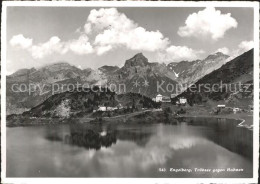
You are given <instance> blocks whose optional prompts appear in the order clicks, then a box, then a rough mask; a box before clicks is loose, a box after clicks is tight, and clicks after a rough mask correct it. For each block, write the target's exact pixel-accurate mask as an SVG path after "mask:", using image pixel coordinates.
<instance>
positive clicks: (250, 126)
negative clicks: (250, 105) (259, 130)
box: [179, 113, 254, 130]
mask: <svg viewBox="0 0 260 184" xmlns="http://www.w3.org/2000/svg"><path fill="white" fill-rule="evenodd" d="M237 115H238V116H237V117H235V116H234V114H227V115H206V114H205V115H181V116H179V117H183V118H221V119H230V120H237V121H240V123H238V125H237V127H244V128H247V129H249V130H253V127H254V125H253V115H252V116H249V115H248V114H244V113H243V114H240V116H239V114H237ZM246 115H247V116H246ZM246 117H247V118H246ZM250 117H252V118H250ZM246 119H247V120H246ZM249 119H250V120H251V122H248V121H250V120H249Z"/></svg>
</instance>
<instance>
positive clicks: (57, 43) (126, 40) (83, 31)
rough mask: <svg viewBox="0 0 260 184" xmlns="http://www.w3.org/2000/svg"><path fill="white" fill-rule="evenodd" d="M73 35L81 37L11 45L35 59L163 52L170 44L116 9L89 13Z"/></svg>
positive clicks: (16, 39)
mask: <svg viewBox="0 0 260 184" xmlns="http://www.w3.org/2000/svg"><path fill="white" fill-rule="evenodd" d="M75 33H77V34H80V35H79V38H77V39H74V40H68V41H61V40H60V38H59V37H57V36H53V37H51V38H50V40H48V41H47V42H45V43H39V44H37V45H32V39H29V38H24V36H23V35H16V36H14V37H13V38H12V39H11V40H10V44H11V45H12V46H16V45H21V48H23V49H28V51H29V52H31V55H32V57H33V58H34V59H41V58H43V57H45V56H48V55H51V54H53V53H58V54H65V53H67V52H68V51H72V52H73V53H74V54H77V55H84V54H90V53H96V54H97V55H103V54H105V53H107V52H109V51H111V50H113V49H115V48H119V47H126V48H127V49H130V50H138V51H139V50H143V51H151V52H154V51H158V50H163V49H165V48H166V47H167V46H168V44H169V40H168V38H165V37H164V36H163V34H162V33H161V32H160V31H147V30H145V29H144V28H143V27H140V26H138V25H137V24H136V23H135V22H134V21H132V20H130V19H129V18H127V17H126V15H125V14H123V13H120V12H118V11H117V9H116V8H107V9H104V8H101V9H99V10H96V9H93V10H91V11H90V14H89V16H88V18H87V22H86V23H85V25H84V26H83V28H82V27H80V28H77V29H76V31H75ZM89 38H91V39H89ZM22 44H23V45H22Z"/></svg>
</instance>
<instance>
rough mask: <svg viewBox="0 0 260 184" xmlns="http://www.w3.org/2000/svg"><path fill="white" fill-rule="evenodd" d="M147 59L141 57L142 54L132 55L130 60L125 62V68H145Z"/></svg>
mask: <svg viewBox="0 0 260 184" xmlns="http://www.w3.org/2000/svg"><path fill="white" fill-rule="evenodd" d="M148 64H149V62H148V59H147V58H146V57H145V56H144V55H143V53H138V54H136V55H134V57H132V58H131V59H128V60H126V62H125V67H134V66H141V67H143V66H146V65H148Z"/></svg>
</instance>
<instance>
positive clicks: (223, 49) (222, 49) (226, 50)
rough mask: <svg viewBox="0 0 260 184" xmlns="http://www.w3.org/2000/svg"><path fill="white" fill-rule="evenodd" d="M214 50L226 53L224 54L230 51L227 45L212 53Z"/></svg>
mask: <svg viewBox="0 0 260 184" xmlns="http://www.w3.org/2000/svg"><path fill="white" fill-rule="evenodd" d="M216 52H222V53H223V54H226V55H228V54H229V53H230V51H229V49H228V48H227V47H222V48H219V49H217V50H216V51H215V52H214V53H216Z"/></svg>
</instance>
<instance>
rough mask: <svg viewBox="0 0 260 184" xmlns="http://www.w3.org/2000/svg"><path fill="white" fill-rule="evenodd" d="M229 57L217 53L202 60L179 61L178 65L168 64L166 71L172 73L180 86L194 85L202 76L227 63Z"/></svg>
mask: <svg viewBox="0 0 260 184" xmlns="http://www.w3.org/2000/svg"><path fill="white" fill-rule="evenodd" d="M228 58H229V56H228V55H225V54H223V53H221V52H217V53H214V54H211V55H209V56H207V57H206V58H205V59H203V60H195V61H181V62H178V63H169V64H168V65H167V67H168V70H170V71H171V72H173V73H174V75H175V80H177V81H178V82H179V83H180V84H182V85H187V86H189V85H190V84H194V83H195V82H196V81H198V80H199V79H200V78H202V77H203V76H205V75H207V74H209V73H211V72H212V71H214V70H216V69H218V68H220V67H221V66H222V65H223V64H225V63H226V62H227V61H228Z"/></svg>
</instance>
